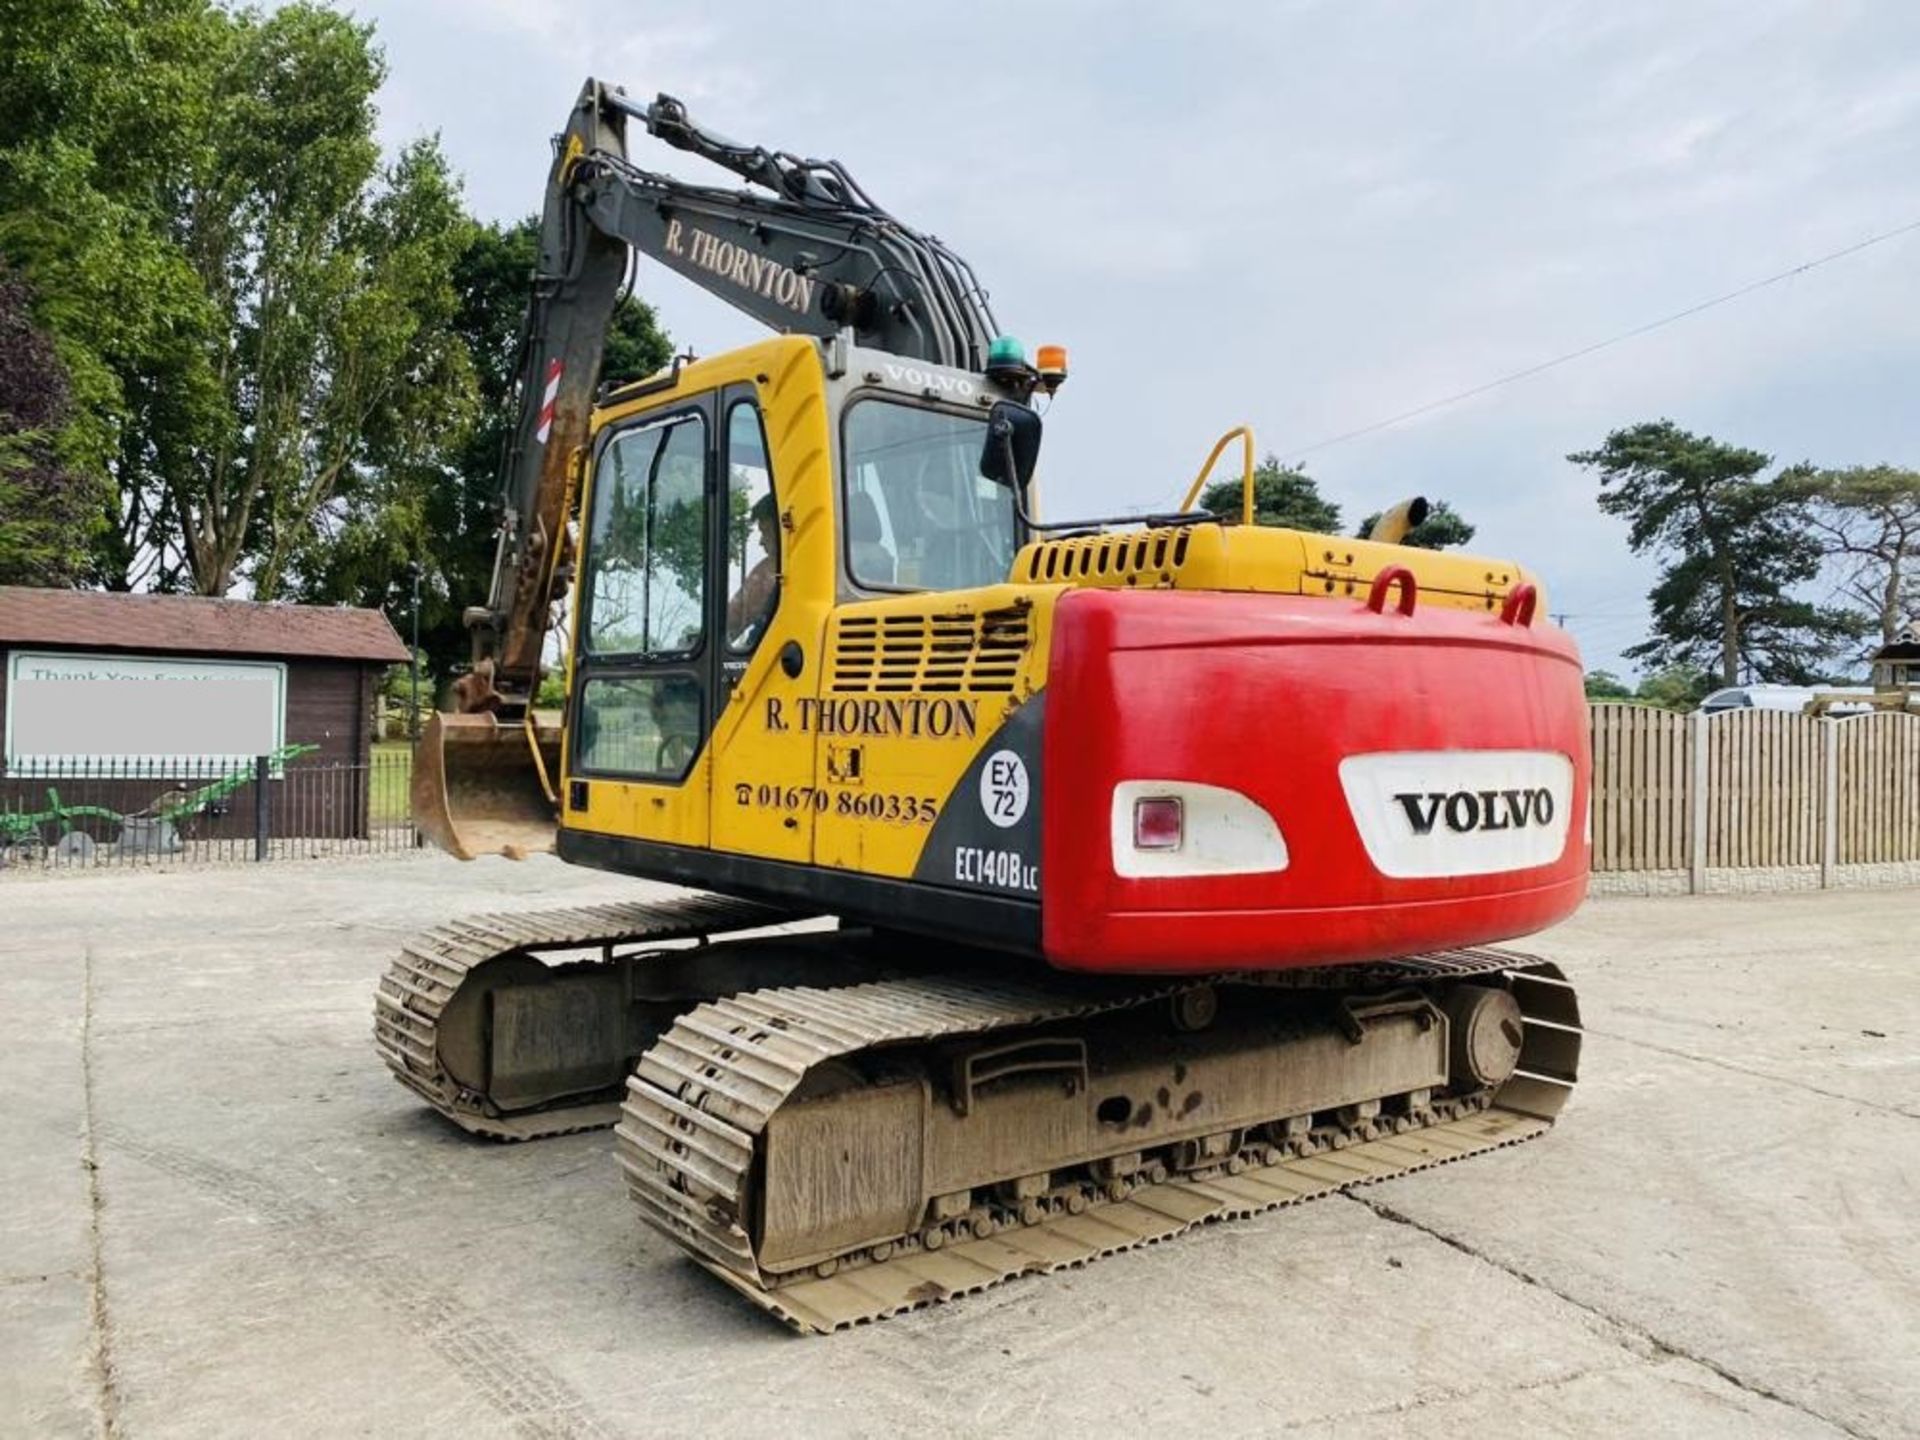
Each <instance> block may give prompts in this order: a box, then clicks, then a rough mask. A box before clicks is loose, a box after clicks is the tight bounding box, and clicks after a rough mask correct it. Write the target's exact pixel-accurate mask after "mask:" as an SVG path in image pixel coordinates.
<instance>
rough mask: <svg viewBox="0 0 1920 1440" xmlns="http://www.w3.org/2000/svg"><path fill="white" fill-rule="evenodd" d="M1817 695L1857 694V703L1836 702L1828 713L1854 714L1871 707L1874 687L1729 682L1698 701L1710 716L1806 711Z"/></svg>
mask: <svg viewBox="0 0 1920 1440" xmlns="http://www.w3.org/2000/svg"><path fill="white" fill-rule="evenodd" d="M1816 695H1858V696H1860V697H1861V698H1860V703H1859V704H1858V705H1857V706H1856V705H1844V704H1843V705H1835V706H1833V707H1831V708H1830V709H1829V710H1828V712H1827V713H1828V714H1830V715H1854V714H1859V713H1860V712H1862V711H1865V710H1871V709H1872V708H1873V705H1872V700H1873V687H1872V686H1869V685H1732V686H1729V687H1728V688H1726V689H1725V690H1716V691H1714V692H1713V693H1712V694H1711V695H1709V696H1707V698H1706V699H1704V700H1702V701H1701V702H1700V708H1701V709H1702V710H1703V711H1705V712H1706V713H1707V714H1709V715H1715V714H1718V713H1719V712H1720V711H1722V710H1792V711H1795V712H1798V711H1801V710H1805V709H1806V708H1807V702H1808V701H1809V700H1811V699H1813V697H1814V696H1816Z"/></svg>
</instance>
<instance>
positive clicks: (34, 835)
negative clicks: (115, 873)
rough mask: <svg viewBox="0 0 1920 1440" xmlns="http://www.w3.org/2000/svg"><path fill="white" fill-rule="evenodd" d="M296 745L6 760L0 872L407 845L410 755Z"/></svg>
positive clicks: (1, 779) (357, 851)
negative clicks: (188, 754) (330, 755)
mask: <svg viewBox="0 0 1920 1440" xmlns="http://www.w3.org/2000/svg"><path fill="white" fill-rule="evenodd" d="M305 749H311V747H290V748H289V749H288V750H286V751H282V752H280V753H278V754H276V755H260V756H256V757H253V758H251V759H248V760H243V761H217V760H200V761H179V760H147V759H140V758H132V759H123V758H73V759H61V760H57V761H52V762H47V761H41V762H36V763H35V764H33V765H31V766H22V765H17V764H16V765H14V766H12V767H10V768H8V769H6V770H3V771H0V872H8V871H12V872H19V871H23V870H40V869H51V868H55V867H89V866H136V865H144V866H152V865H162V864H205V863H242V862H260V861H268V860H292V859H307V858H315V857H324V856H340V855H368V854H381V853H388V852H393V853H400V852H405V851H410V850H413V849H414V848H416V847H417V846H418V845H419V843H420V840H419V834H418V832H417V831H416V830H415V828H414V825H413V815H412V810H411V807H410V804H409V795H408V791H409V783H410V781H411V778H412V768H413V767H412V758H413V757H412V755H411V754H410V753H409V752H408V751H406V750H403V749H393V750H388V749H380V750H376V751H375V752H374V753H373V755H372V756H371V757H370V758H369V759H368V760H367V761H366V762H365V763H363V764H357V765H347V764H339V763H336V762H332V761H320V760H316V759H314V758H313V757H312V756H311V755H308V754H303V753H300V752H301V751H302V750H305Z"/></svg>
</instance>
